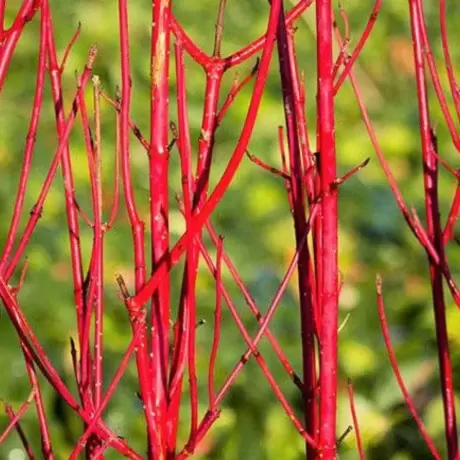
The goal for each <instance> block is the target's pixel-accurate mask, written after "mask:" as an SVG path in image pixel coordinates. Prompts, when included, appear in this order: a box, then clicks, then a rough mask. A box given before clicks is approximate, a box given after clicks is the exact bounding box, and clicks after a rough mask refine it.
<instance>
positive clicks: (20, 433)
mask: <svg viewBox="0 0 460 460" xmlns="http://www.w3.org/2000/svg"><path fill="white" fill-rule="evenodd" d="M5 411H6V413H7V415H8V417H9V418H10V420H14V418H15V417H16V414H15V413H14V411H13V409H12V408H11V406H10V405H9V404H5ZM15 428H16V431H17V433H18V436H19V438H20V439H21V443H22V446H23V447H24V450H25V451H26V454H27V457H28V458H29V459H30V460H34V459H35V455H34V453H33V451H32V447H31V445H30V443H29V440H28V439H27V436H26V434H25V432H24V430H23V429H22V426H21V424H20V423H19V421H18V422H16V424H15Z"/></svg>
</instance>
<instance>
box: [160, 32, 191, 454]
mask: <svg viewBox="0 0 460 460" xmlns="http://www.w3.org/2000/svg"><path fill="white" fill-rule="evenodd" d="M175 61H176V79H177V117H178V124H179V132H178V136H179V139H178V142H177V144H178V149H179V156H180V165H181V176H182V195H183V199H184V204H185V216H186V226H187V228H188V226H189V225H190V219H191V209H192V197H193V176H192V152H191V143H190V130H189V123H188V110H187V91H186V81H185V65H184V49H183V46H182V43H181V42H180V40H179V39H176V44H175ZM188 246H190V245H188ZM190 277H191V276H190V268H189V267H188V265H187V264H186V268H185V272H184V277H183V281H182V287H181V296H180V304H179V314H178V319H177V322H176V324H175V326H174V329H175V333H174V351H173V355H172V362H171V370H170V381H169V387H168V416H167V421H166V433H167V434H166V436H167V443H168V444H167V458H168V459H169V458H174V457H175V450H176V437H177V429H178V419H179V409H180V401H181V395H182V382H183V375H184V370H185V366H186V361H187V343H188V334H189V332H190V327H189V310H190V308H193V306H191V304H190V302H193V301H194V298H193V295H191V293H190V290H189V288H188V286H189V279H190Z"/></svg>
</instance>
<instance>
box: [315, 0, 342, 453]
mask: <svg viewBox="0 0 460 460" xmlns="http://www.w3.org/2000/svg"><path fill="white" fill-rule="evenodd" d="M316 29H317V65H318V76H317V78H318V81H317V117H318V118H317V123H318V124H317V127H318V144H319V145H318V151H319V163H320V182H321V193H322V195H323V198H322V201H321V244H322V248H321V257H322V263H321V265H322V267H321V268H322V283H321V286H320V292H319V297H320V298H321V311H322V320H321V326H322V331H321V343H320V365H321V370H320V433H319V450H320V456H321V458H322V459H324V460H334V459H335V453H336V412H337V334H338V332H337V330H338V266H337V265H338V258H337V255H338V254H337V253H338V248H337V244H338V231H337V225H338V208H337V190H336V189H335V188H334V187H331V186H332V183H333V182H334V180H335V179H336V155H335V134H334V129H335V128H334V99H333V80H332V69H333V65H334V62H333V55H332V7H331V0H317V1H316Z"/></svg>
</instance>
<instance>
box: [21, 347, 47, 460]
mask: <svg viewBox="0 0 460 460" xmlns="http://www.w3.org/2000/svg"><path fill="white" fill-rule="evenodd" d="M21 348H22V352H23V354H24V360H25V363H26V369H27V373H28V375H29V381H30V384H31V386H32V388H35V393H34V400H35V408H36V410H37V419H38V425H39V428H40V442H41V448H42V455H43V458H44V459H45V460H53V459H54V455H53V449H52V446H51V437H50V433H49V425H48V421H47V418H46V413H45V406H44V404H43V397H42V393H41V389H40V382H39V381H38V377H37V373H36V371H35V366H34V363H33V358H32V356H31V355H30V353H29V350H28V349H27V347H25V346H24V344H23V343H21Z"/></svg>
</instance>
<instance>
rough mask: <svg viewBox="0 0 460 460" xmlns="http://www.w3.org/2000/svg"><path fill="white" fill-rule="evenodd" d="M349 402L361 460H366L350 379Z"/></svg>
mask: <svg viewBox="0 0 460 460" xmlns="http://www.w3.org/2000/svg"><path fill="white" fill-rule="evenodd" d="M348 401H349V403H350V412H351V417H352V418H353V429H354V430H355V434H356V443H357V444H358V454H359V459H360V460H365V458H366V456H365V455H364V449H363V444H362V441H361V434H360V431H359V420H358V416H357V414H356V407H355V396H354V391H353V384H352V383H351V380H350V379H348Z"/></svg>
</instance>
